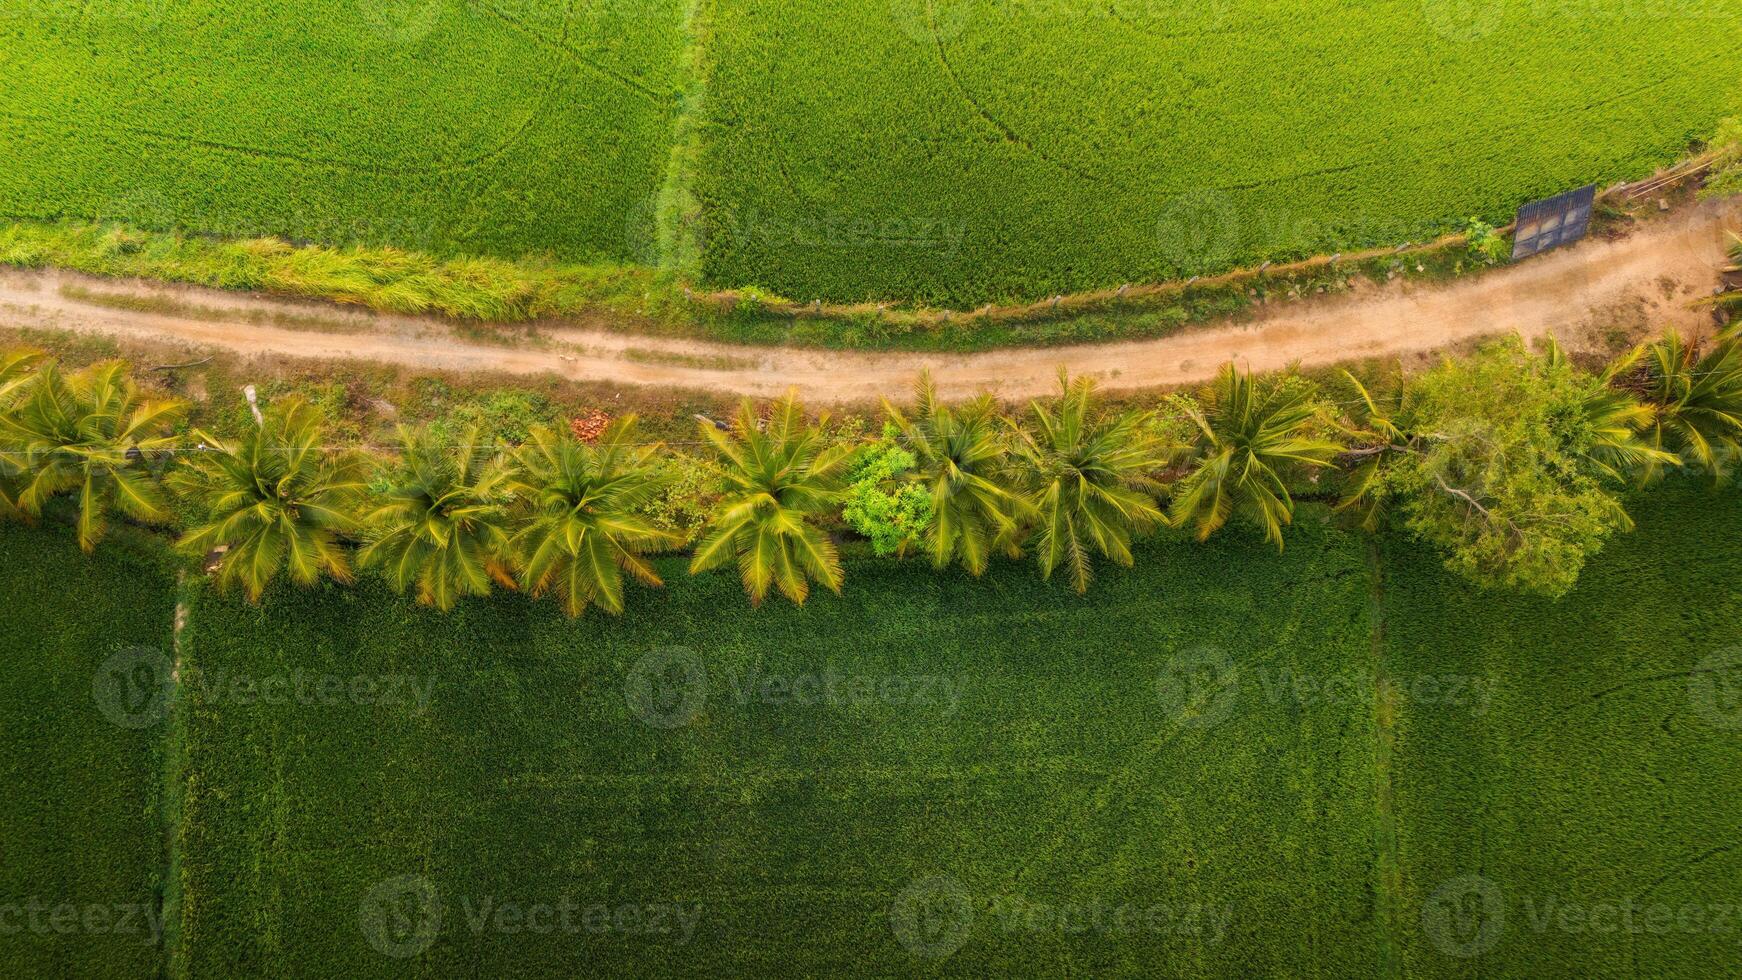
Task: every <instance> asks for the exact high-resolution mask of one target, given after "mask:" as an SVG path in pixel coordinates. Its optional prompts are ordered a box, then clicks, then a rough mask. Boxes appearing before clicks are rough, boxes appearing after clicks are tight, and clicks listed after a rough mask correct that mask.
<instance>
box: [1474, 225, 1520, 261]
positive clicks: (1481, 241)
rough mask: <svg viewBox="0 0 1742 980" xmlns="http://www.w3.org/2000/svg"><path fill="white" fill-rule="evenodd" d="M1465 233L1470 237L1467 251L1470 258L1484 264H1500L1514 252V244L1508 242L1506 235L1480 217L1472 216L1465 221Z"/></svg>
mask: <svg viewBox="0 0 1742 980" xmlns="http://www.w3.org/2000/svg"><path fill="white" fill-rule="evenodd" d="M1464 234H1465V236H1466V237H1467V238H1468V239H1469V245H1468V246H1467V251H1468V252H1469V253H1470V258H1472V259H1474V260H1475V261H1477V262H1479V263H1481V264H1482V265H1499V264H1500V263H1502V262H1504V261H1506V259H1507V256H1509V255H1511V254H1512V246H1511V245H1510V244H1508V243H1507V241H1506V236H1505V235H1502V234H1501V233H1500V230H1499V229H1498V228H1495V227H1494V226H1493V225H1491V224H1489V223H1488V222H1486V221H1483V220H1481V219H1480V218H1471V219H1470V220H1469V221H1467V222H1465V224H1464Z"/></svg>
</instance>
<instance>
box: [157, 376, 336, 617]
mask: <svg viewBox="0 0 1742 980" xmlns="http://www.w3.org/2000/svg"><path fill="white" fill-rule="evenodd" d="M194 438H195V440H196V441H197V442H198V444H199V445H198V446H197V448H196V449H195V450H194V451H192V452H189V453H188V454H187V456H186V458H185V459H184V461H183V465H182V466H181V467H180V468H179V469H178V470H176V472H175V473H173V474H171V475H170V486H171V487H172V488H174V489H175V490H176V491H178V492H180V493H182V494H184V495H186V496H187V497H188V498H189V499H190V500H192V501H193V502H194V503H195V504H197V505H198V506H199V507H201V508H202V509H203V510H204V511H205V517H206V523H205V524H203V525H201V526H199V527H197V528H195V529H194V530H192V531H190V532H188V533H187V534H185V535H183V536H182V539H181V542H180V545H181V547H182V548H183V549H185V550H187V551H189V552H191V553H193V554H196V555H205V554H208V553H212V552H218V551H221V552H222V554H221V556H220V557H219V558H218V566H217V582H218V586H219V587H220V588H228V587H229V586H231V585H233V584H237V583H240V584H241V586H242V589H243V591H244V592H245V593H246V594H247V596H248V599H249V601H250V602H258V601H259V599H260V595H261V593H262V592H264V591H266V587H267V586H268V585H269V584H271V582H272V580H273V579H274V578H276V577H277V576H278V575H279V573H280V572H284V573H286V574H288V575H289V576H290V580H291V581H293V582H295V583H297V584H298V585H304V586H306V585H313V584H314V583H315V582H316V581H317V580H319V579H320V577H321V576H322V575H329V576H331V577H333V578H334V579H337V580H338V581H340V582H349V581H351V566H350V562H349V561H348V560H347V558H346V556H345V549H344V547H343V546H342V544H341V543H340V539H341V536H343V535H346V534H350V533H353V532H355V531H357V530H358V528H359V526H360V521H359V519H358V512H359V510H360V509H361V508H362V506H363V495H364V492H365V491H366V489H367V488H368V471H369V467H368V466H367V464H366V463H365V462H364V461H363V459H362V458H361V457H359V456H358V455H356V454H355V453H350V452H343V451H336V450H334V449H333V448H332V447H330V446H329V445H328V444H327V441H326V433H325V431H324V430H323V427H322V425H321V417H320V412H319V411H317V410H316V409H315V408H313V407H312V406H310V405H309V404H308V403H306V402H304V401H302V400H301V399H298V398H290V399H286V400H285V401H283V402H280V403H278V404H276V405H273V406H271V407H270V408H269V409H268V410H267V412H266V414H265V416H264V419H263V421H262V423H261V424H260V425H258V426H256V427H253V428H250V429H249V430H247V432H246V433H245V434H244V435H243V436H242V438H241V439H240V440H236V441H229V440H224V439H219V438H217V437H216V436H213V435H210V434H209V433H206V432H200V431H196V432H195V433H194Z"/></svg>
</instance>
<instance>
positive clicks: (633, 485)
mask: <svg viewBox="0 0 1742 980" xmlns="http://www.w3.org/2000/svg"><path fill="white" fill-rule="evenodd" d="M635 432H636V428H635V416H633V415H627V416H624V417H622V418H620V419H617V420H616V421H614V422H612V423H611V425H610V426H609V427H607V428H606V429H605V432H604V433H603V434H602V435H601V436H600V438H599V441H598V442H597V443H596V444H594V445H587V444H585V443H582V442H580V441H578V440H577V439H575V438H574V436H573V435H572V434H570V433H568V432H560V433H559V432H553V431H552V430H550V429H549V428H545V427H542V426H541V427H538V428H535V429H533V430H532V435H531V439H530V440H529V441H528V442H527V444H526V445H525V446H522V447H521V448H520V449H519V450H518V451H517V452H516V453H515V460H516V462H517V464H518V467H517V470H516V472H515V475H514V477H513V482H512V488H513V491H514V493H515V494H517V495H518V496H520V497H521V498H522V499H523V500H524V501H525V504H524V507H525V512H524V514H523V516H522V521H523V523H522V524H521V527H520V530H519V531H518V532H517V533H516V534H515V535H514V539H513V542H512V550H513V552H514V553H515V554H516V555H518V558H519V562H520V580H521V584H522V585H523V586H524V587H525V588H526V590H527V591H528V592H530V593H532V594H533V595H545V594H547V593H554V594H555V595H556V596H557V598H558V599H559V600H561V602H562V607H563V612H565V613H567V614H568V615H569V616H579V615H581V614H582V613H584V612H586V611H587V608H588V607H589V606H592V605H597V606H599V608H601V609H603V610H605V611H606V612H608V613H611V614H612V615H618V614H620V613H622V612H623V608H624V607H623V575H624V573H628V574H629V575H631V576H633V577H634V578H635V579H636V580H637V581H639V582H641V583H642V584H644V585H649V586H658V585H663V584H664V583H663V582H662V581H661V580H660V577H659V575H658V574H657V573H656V572H655V571H654V570H653V566H652V565H651V564H650V563H649V562H648V561H647V558H646V556H647V555H650V554H654V553H657V552H659V551H663V550H665V549H667V548H670V547H672V546H673V545H675V544H676V543H677V542H678V540H679V538H678V536H677V535H675V534H672V533H671V532H669V531H663V530H661V529H659V528H658V527H655V526H654V524H653V522H652V521H650V520H648V519H647V517H645V516H644V515H643V514H642V513H641V511H642V510H643V509H644V508H645V507H647V506H648V504H649V503H650V502H651V501H652V500H653V499H654V497H655V495H656V494H657V493H658V492H659V490H660V488H661V486H662V485H663V477H662V476H661V475H660V474H659V473H658V471H657V470H656V468H655V467H654V465H653V457H654V455H655V454H656V453H657V452H658V451H659V447H658V445H644V446H637V445H636V444H635Z"/></svg>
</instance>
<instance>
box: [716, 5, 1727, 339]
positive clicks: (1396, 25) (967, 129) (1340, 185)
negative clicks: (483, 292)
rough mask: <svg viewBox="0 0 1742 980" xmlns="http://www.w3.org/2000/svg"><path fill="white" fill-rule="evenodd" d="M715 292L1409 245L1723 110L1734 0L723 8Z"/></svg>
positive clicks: (1156, 273) (1048, 290)
mask: <svg viewBox="0 0 1742 980" xmlns="http://www.w3.org/2000/svg"><path fill="white" fill-rule="evenodd" d="M715 11H716V12H715V14H714V26H713V40H712V43H711V44H710V47H709V50H708V63H709V65H710V70H711V73H710V76H709V80H708V81H709V84H708V93H709V94H708V105H709V111H708V117H709V121H710V123H711V125H710V126H709V127H708V130H707V132H708V143H707V146H706V152H705V157H704V161H703V163H702V165H701V167H700V173H699V177H698V189H699V192H700V194H701V196H702V198H703V200H704V202H705V204H706V205H707V210H706V224H707V262H706V269H707V274H708V277H709V278H710V279H712V280H714V281H716V282H720V283H742V282H753V283H756V284H758V285H761V286H764V287H767V288H770V289H773V290H774V291H776V292H780V293H783V294H788V295H791V296H794V297H795V298H798V299H800V300H808V299H810V298H811V297H813V296H820V297H823V298H826V299H838V300H862V299H868V298H877V297H885V296H897V297H909V296H918V297H923V298H926V299H930V300H934V301H937V302H940V303H948V304H951V305H955V306H958V307H968V306H973V305H976V304H978V303H981V302H985V301H989V300H995V299H1004V298H1012V297H1022V298H1030V299H1032V298H1039V297H1044V296H1050V295H1052V294H1054V293H1060V292H1069V291H1073V290H1080V289H1085V288H1109V287H1116V286H1118V285H1119V284H1121V283H1124V282H1142V281H1153V280H1160V279H1168V278H1174V277H1183V276H1189V275H1192V274H1196V273H1203V272H1209V271H1212V270H1216V269H1221V268H1227V267H1230V266H1237V265H1245V264H1248V263H1250V264H1257V261H1258V260H1261V259H1263V258H1276V259H1280V258H1283V257H1292V256H1299V255H1302V254H1313V253H1317V252H1331V251H1337V250H1343V249H1348V248H1351V247H1353V246H1360V245H1386V244H1393V243H1398V242H1404V241H1409V240H1414V241H1423V240H1425V239H1426V238H1427V237H1429V236H1430V235H1432V234H1433V233H1434V232H1436V231H1443V230H1448V229H1449V228H1451V227H1452V226H1454V225H1455V223H1457V222H1459V221H1461V220H1462V219H1465V218H1467V217H1470V216H1472V215H1478V216H1482V217H1485V218H1487V219H1489V220H1491V221H1493V222H1494V223H1495V224H1504V223H1505V222H1506V220H1508V219H1509V216H1510V214H1511V211H1512V209H1514V208H1515V207H1516V206H1517V205H1519V204H1520V203H1522V202H1524V201H1525V200H1528V199H1529V198H1531V197H1532V196H1534V195H1539V194H1543V193H1553V192H1558V191H1560V190H1563V189H1568V188H1571V187H1575V186H1578V185H1580V184H1584V183H1587V182H1591V181H1613V180H1617V179H1624V178H1630V177H1635V176H1640V175H1643V174H1645V173H1648V172H1650V171H1651V170H1652V168H1653V167H1654V166H1657V165H1659V164H1662V163H1666V162H1668V161H1669V160H1671V159H1673V158H1674V157H1675V156H1676V155H1677V154H1679V153H1680V152H1682V151H1683V150H1684V149H1685V147H1686V146H1687V144H1688V142H1689V140H1690V138H1692V137H1695V136H1699V135H1709V130H1710V129H1711V128H1712V126H1713V125H1714V124H1715V123H1716V122H1717V120H1718V119H1719V118H1720V117H1721V116H1723V115H1725V114H1726V113H1727V112H1734V111H1735V109H1736V106H1737V105H1738V103H1737V102H1736V101H1735V96H1736V95H1737V93H1738V91H1739V89H1742V83H1739V81H1738V79H1737V77H1736V73H1735V71H1734V70H1733V69H1729V68H1725V67H1723V65H1724V64H1725V63H1726V62H1729V61H1731V59H1732V56H1731V54H1730V53H1729V51H1728V47H1727V46H1726V45H1724V44H1721V43H1719V39H1720V38H1725V37H1735V36H1736V35H1737V34H1738V32H1742V8H1739V7H1737V6H1736V5H1734V4H1724V3H1663V4H1638V3H1631V2H1628V0H1581V2H1575V3H1498V2H1492V3H1471V2H1466V0H1425V2H1424V0H1357V2H1344V3H1326V2H1323V0H1208V2H1186V0H1113V2H1108V0H1016V2H1006V0H886V2H875V3H863V2H859V0H823V2H818V3H811V4H793V3H787V2H782V0H719V2H718V3H717V4H715Z"/></svg>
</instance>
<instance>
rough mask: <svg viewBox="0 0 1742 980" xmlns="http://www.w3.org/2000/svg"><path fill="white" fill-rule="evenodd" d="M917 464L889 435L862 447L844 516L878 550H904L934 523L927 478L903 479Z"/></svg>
mask: <svg viewBox="0 0 1742 980" xmlns="http://www.w3.org/2000/svg"><path fill="white" fill-rule="evenodd" d="M913 465H914V456H913V454H912V453H910V452H908V451H907V450H905V449H902V448H901V447H900V446H898V445H896V444H895V443H894V442H893V441H891V439H889V438H888V437H887V434H886V437H885V438H884V439H881V440H879V441H877V442H875V443H872V444H871V445H869V446H866V447H865V448H864V449H861V450H860V451H859V455H858V458H857V459H855V460H854V462H853V466H852V468H851V469H850V470H848V473H847V496H846V502H845V504H844V505H843V507H842V509H841V517H842V519H844V520H845V521H846V522H847V526H848V527H851V528H852V529H853V530H855V531H857V532H859V533H860V534H862V535H864V536H865V537H866V538H869V539H870V541H871V547H872V549H873V550H875V551H876V552H877V554H879V555H883V556H887V555H894V554H905V553H906V552H907V549H908V548H910V547H912V546H913V545H915V544H917V543H918V542H919V540H920V537H921V536H922V535H924V534H925V531H926V527H927V526H928V525H929V524H930V523H931V520H932V497H931V491H930V490H928V489H926V486H925V484H923V483H915V482H912V481H910V480H906V479H903V478H904V477H906V476H907V474H908V473H910V472H911V471H912V470H913Z"/></svg>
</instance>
